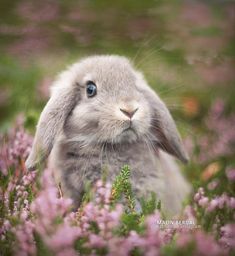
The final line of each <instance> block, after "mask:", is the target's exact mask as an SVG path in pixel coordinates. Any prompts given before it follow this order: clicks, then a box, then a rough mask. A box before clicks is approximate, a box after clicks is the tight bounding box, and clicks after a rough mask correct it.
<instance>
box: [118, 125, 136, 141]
mask: <svg viewBox="0 0 235 256" xmlns="http://www.w3.org/2000/svg"><path fill="white" fill-rule="evenodd" d="M119 136H120V137H121V140H122V141H135V140H137V139H138V137H139V136H138V134H137V131H136V130H135V129H134V128H133V127H132V126H129V127H127V128H125V129H123V130H122V131H121V133H120V135H119Z"/></svg>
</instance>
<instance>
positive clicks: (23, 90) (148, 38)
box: [0, 0, 235, 182]
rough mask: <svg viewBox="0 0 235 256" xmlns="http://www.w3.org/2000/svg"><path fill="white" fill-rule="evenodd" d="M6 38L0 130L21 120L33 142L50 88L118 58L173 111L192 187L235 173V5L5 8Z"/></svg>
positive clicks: (103, 3) (23, 4)
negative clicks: (69, 73) (88, 65)
mask: <svg viewBox="0 0 235 256" xmlns="http://www.w3.org/2000/svg"><path fill="white" fill-rule="evenodd" d="M0 37H1V40H0V86H1V91H0V122H1V125H0V130H1V132H6V131H7V130H8V129H9V127H11V126H12V124H13V122H14V120H15V119H16V117H17V116H18V115H19V114H21V115H24V117H25V127H26V129H28V131H30V132H31V133H32V134H33V132H34V130H35V125H36V123H37V119H38V117H39V114H40V112H41V110H42V108H43V106H44V104H45V102H46V101H47V99H48V97H49V86H50V84H51V82H52V81H53V79H54V78H55V76H56V75H57V73H58V72H60V71H61V70H63V69H64V68H65V67H67V66H68V65H69V64H71V63H73V62H74V61H77V60H78V59H79V58H81V57H84V56H87V55H92V54H120V55H125V56H127V57H129V58H130V59H131V60H132V61H133V62H134V63H135V66H136V67H137V68H138V69H140V70H142V71H143V72H144V74H145V76H146V78H147V80H148V82H149V83H150V85H151V86H152V87H153V88H154V89H155V90H156V91H157V92H158V93H159V95H160V97H162V98H163V100H164V101H165V102H166V104H167V105H168V107H169V109H170V110H171V112H172V114H173V116H174V119H175V120H176V123H177V126H178V127H179V129H180V132H181V134H182V136H183V138H184V142H185V145H186V147H187V149H188V151H189V153H190V156H191V164H190V165H188V166H187V167H186V175H187V176H188V177H189V179H190V180H191V181H192V182H198V181H200V182H202V181H205V180H208V179H209V178H211V177H212V176H213V175H214V174H215V173H217V172H219V171H220V170H222V169H223V170H225V169H226V168H231V167H233V166H234V163H235V160H234V144H235V129H234V126H235V113H234V109H235V105H234V103H235V86H234V82H235V69H234V63H235V3H234V1H219V0H218V1H212V0H211V1H209V0H208V1H193V0H191V1H189V0H188V1H163V0H146V1H132V0H129V1H126V0H119V1H112V2H110V1H108V0H98V1H91V0H86V1H85V0H80V1H75V0H69V1H57V0H54V1H53V0H43V1H29V0H21V1H16V0H12V1H7V0H1V3H0ZM199 166H200V168H199Z"/></svg>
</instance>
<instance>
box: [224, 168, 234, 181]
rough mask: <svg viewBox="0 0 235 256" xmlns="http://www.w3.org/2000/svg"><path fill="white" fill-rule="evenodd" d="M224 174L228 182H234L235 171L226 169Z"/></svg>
mask: <svg viewBox="0 0 235 256" xmlns="http://www.w3.org/2000/svg"><path fill="white" fill-rule="evenodd" d="M225 172H226V176H227V178H228V179H229V180H230V181H235V169H226V171H225Z"/></svg>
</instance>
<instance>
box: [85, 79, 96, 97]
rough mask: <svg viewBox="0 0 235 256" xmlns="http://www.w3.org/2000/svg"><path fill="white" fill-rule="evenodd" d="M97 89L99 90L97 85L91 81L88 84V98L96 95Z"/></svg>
mask: <svg viewBox="0 0 235 256" xmlns="http://www.w3.org/2000/svg"><path fill="white" fill-rule="evenodd" d="M96 91H97V88H96V85H95V84H94V83H93V82H91V81H89V82H88V83H87V86H86V94H87V97H88V98H90V97H94V96H95V95H96Z"/></svg>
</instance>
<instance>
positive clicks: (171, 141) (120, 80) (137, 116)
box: [26, 56, 187, 169]
mask: <svg viewBox="0 0 235 256" xmlns="http://www.w3.org/2000/svg"><path fill="white" fill-rule="evenodd" d="M62 131H63V132H64V133H65V134H66V136H67V137H68V139H69V140H71V141H76V142H78V143H80V144H81V146H86V145H97V144H101V145H102V144H103V143H110V144H120V143H133V142H135V141H138V140H143V141H146V142H147V143H149V145H151V146H152V147H153V149H158V148H161V149H162V150H165V151H166V152H168V153H170V154H172V155H174V156H176V157H177V158H179V159H180V160H181V161H183V162H186V161H187V154H186V152H185V151H184V148H183V146H182V143H181V139H180V137H179V135H178V132H177V129H176V126H175V123H174V121H173V119H172V117H171V115H170V113H169V111H168V109H167V107H166V106H165V104H164V103H163V102H162V101H161V99H160V98H159V97H158V96H157V94H156V93H155V92H154V91H153V90H152V89H151V88H150V87H149V86H148V85H147V83H146V81H145V80H144V78H143V76H142V74H141V73H139V72H138V71H136V70H135V69H134V68H133V67H132V65H131V64H130V62H129V61H128V60H127V59H126V58H124V57H120V56H93V57H88V58H86V59H84V60H82V61H80V62H79V63H76V64H74V65H72V66H71V67H70V68H69V69H68V70H67V71H65V72H63V73H62V74H61V75H60V76H59V78H58V80H57V81H56V82H55V83H54V85H53V86H52V96H51V98H50V100H49V101H48V103H47V105H46V106H45V108H44V110H43V112H42V114H41V116H40V119H39V122H38V126H37V131H36V135H35V139H34V143H33V148H32V151H31V153H30V155H29V157H28V159H27V161H26V166H27V167H28V168H29V169H34V168H35V167H36V165H37V164H38V163H39V162H41V161H42V160H43V159H45V158H46V157H47V156H48V155H49V153H50V151H51V149H52V147H53V144H54V143H55V141H56V139H57V138H58V135H59V134H61V132H62Z"/></svg>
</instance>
